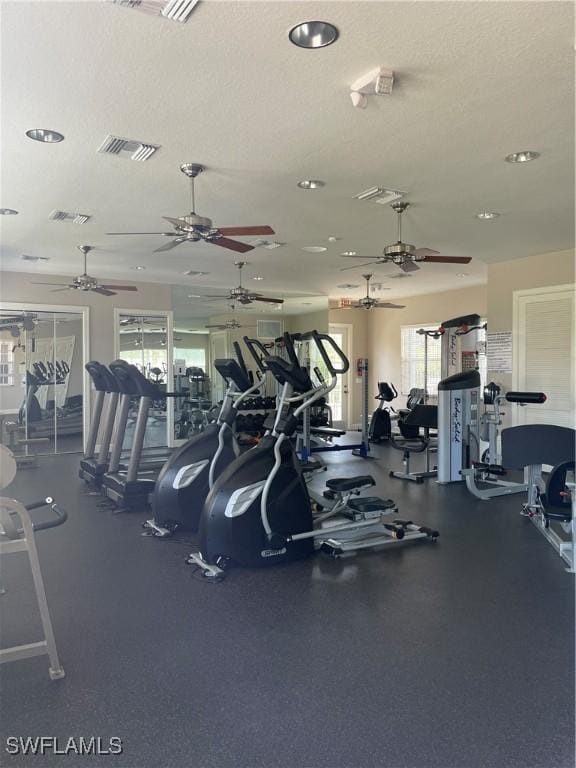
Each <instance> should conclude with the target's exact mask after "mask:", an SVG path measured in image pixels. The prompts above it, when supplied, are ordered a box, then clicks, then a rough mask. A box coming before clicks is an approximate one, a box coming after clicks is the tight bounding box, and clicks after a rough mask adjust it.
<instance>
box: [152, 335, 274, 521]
mask: <svg viewBox="0 0 576 768" xmlns="http://www.w3.org/2000/svg"><path fill="white" fill-rule="evenodd" d="M234 351H235V353H236V358H237V360H234V359H231V358H225V359H219V360H215V361H214V368H215V369H216V370H217V371H218V373H220V375H221V376H222V377H223V378H224V380H225V381H226V384H227V389H226V394H225V395H224V400H223V401H222V407H221V409H220V414H219V416H218V419H217V420H216V422H215V423H213V424H208V425H207V426H206V428H205V429H204V431H203V432H201V433H199V434H196V435H194V436H193V437H192V438H191V439H190V440H188V442H187V443H185V445H183V446H181V447H180V448H179V449H178V450H176V451H174V453H172V454H171V456H170V457H169V459H168V461H167V462H166V463H165V464H164V466H163V467H162V470H161V472H160V474H159V476H158V480H157V481H156V485H155V486H154V491H153V493H152V510H153V512H154V517H153V519H150V520H147V521H146V522H145V523H144V528H146V529H147V530H149V531H150V532H151V534H152V535H155V536H169V535H171V534H172V533H173V532H174V531H175V530H176V529H178V528H183V529H186V530H190V531H196V529H197V527H198V520H199V518H200V513H201V511H202V507H203V505H204V500H205V499H206V496H207V495H208V491H209V490H210V488H212V486H213V485H214V482H215V481H216V478H217V477H218V476H219V475H220V474H221V473H222V471H223V470H224V469H225V468H226V467H227V466H228V465H229V464H230V463H231V462H232V461H233V460H234V459H235V458H236V457H237V456H238V455H239V453H240V448H239V446H238V443H237V441H236V434H235V432H234V421H235V419H236V415H237V412H238V408H239V406H240V404H241V403H242V401H243V400H245V399H246V398H247V397H248V396H249V395H252V394H254V393H256V392H257V391H258V388H259V387H260V386H261V382H260V381H256V383H253V382H252V381H251V380H250V377H249V375H248V370H247V368H246V365H245V363H244V359H243V357H242V353H241V351H240V346H239V344H238V343H237V342H234Z"/></svg>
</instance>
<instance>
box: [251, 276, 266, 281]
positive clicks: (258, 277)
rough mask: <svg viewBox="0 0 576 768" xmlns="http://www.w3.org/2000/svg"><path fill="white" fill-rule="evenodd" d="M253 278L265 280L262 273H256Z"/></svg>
mask: <svg viewBox="0 0 576 768" xmlns="http://www.w3.org/2000/svg"><path fill="white" fill-rule="evenodd" d="M252 280H264V278H263V277H262V275H254V277H253V278H252Z"/></svg>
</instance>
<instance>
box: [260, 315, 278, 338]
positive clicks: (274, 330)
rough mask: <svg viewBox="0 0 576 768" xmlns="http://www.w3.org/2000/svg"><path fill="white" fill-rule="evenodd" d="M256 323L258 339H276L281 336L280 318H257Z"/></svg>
mask: <svg viewBox="0 0 576 768" xmlns="http://www.w3.org/2000/svg"><path fill="white" fill-rule="evenodd" d="M256 325H257V328H256V331H257V338H259V339H277V338H278V337H279V336H282V320H258V321H257V323H256Z"/></svg>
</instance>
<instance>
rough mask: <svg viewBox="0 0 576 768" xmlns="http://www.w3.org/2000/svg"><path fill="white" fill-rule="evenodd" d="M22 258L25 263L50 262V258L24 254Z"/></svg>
mask: <svg viewBox="0 0 576 768" xmlns="http://www.w3.org/2000/svg"><path fill="white" fill-rule="evenodd" d="M20 258H21V259H22V260H23V261H50V258H49V257H48V256H29V255H28V254H27V253H23V254H22V256H20Z"/></svg>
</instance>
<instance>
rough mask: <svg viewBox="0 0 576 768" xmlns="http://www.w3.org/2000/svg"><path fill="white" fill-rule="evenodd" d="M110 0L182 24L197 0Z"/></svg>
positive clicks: (186, 19) (190, 13)
mask: <svg viewBox="0 0 576 768" xmlns="http://www.w3.org/2000/svg"><path fill="white" fill-rule="evenodd" d="M112 2H113V3H114V4H115V5H122V6H124V8H132V9H133V10H135V11H141V12H142V13H146V14H148V15H149V16H163V17H164V18H165V19H170V20H171V21H179V22H180V23H182V24H184V23H185V22H187V21H188V19H189V18H190V16H191V15H192V11H193V10H194V8H195V7H196V5H198V2H199V0H112Z"/></svg>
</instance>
